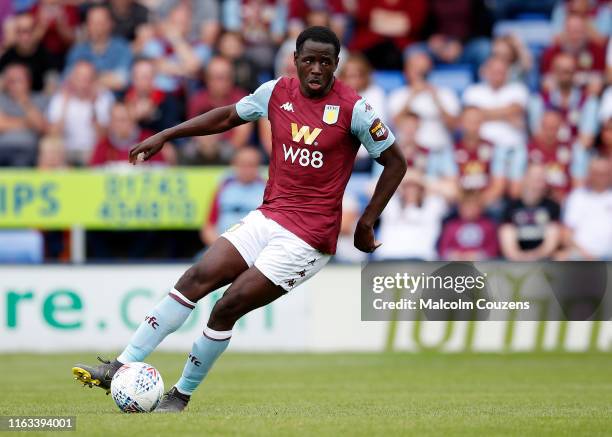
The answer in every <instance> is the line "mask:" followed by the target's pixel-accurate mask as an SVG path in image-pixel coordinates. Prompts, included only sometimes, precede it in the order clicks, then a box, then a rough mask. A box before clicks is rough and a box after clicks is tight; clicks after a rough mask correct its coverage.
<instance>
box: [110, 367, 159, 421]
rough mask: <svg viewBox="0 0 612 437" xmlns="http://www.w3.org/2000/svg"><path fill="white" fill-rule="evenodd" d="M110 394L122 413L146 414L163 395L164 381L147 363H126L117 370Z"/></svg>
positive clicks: (155, 405)
mask: <svg viewBox="0 0 612 437" xmlns="http://www.w3.org/2000/svg"><path fill="white" fill-rule="evenodd" d="M111 394H112V395H113V399H114V400H115V403H116V404H117V406H118V407H119V409H120V410H121V411H123V412H124V413H148V412H151V411H153V410H154V409H155V407H157V404H159V401H160V400H161V397H162V395H163V394H164V381H163V380H162V377H161V375H160V373H159V372H158V371H157V369H156V368H155V367H153V366H151V365H150V364H147V363H128V364H124V365H123V366H121V367H120V368H119V370H117V372H116V373H115V376H113V380H112V382H111Z"/></svg>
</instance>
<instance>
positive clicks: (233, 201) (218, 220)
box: [200, 147, 266, 246]
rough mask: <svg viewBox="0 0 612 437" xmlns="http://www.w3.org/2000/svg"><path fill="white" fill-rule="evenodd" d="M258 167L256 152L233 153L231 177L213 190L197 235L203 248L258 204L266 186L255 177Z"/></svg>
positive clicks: (247, 148) (258, 157)
mask: <svg viewBox="0 0 612 437" xmlns="http://www.w3.org/2000/svg"><path fill="white" fill-rule="evenodd" d="M260 164H261V155H260V153H259V152H258V151H257V150H256V149H254V148H252V147H244V148H242V149H240V150H238V151H236V153H235V155H234V157H233V158H232V173H231V174H230V175H229V176H227V177H225V178H224V179H223V181H222V182H221V184H220V185H219V187H218V188H217V192H216V193H215V197H214V199H213V202H212V205H211V208H210V213H209V214H208V219H207V220H206V222H205V223H204V225H203V226H202V229H201V231H200V238H201V239H202V242H203V243H204V244H205V245H206V246H210V245H211V244H212V243H214V242H215V241H216V240H217V238H219V235H221V234H222V233H223V232H225V231H226V230H228V229H229V228H230V227H232V226H234V225H236V224H237V223H239V222H240V220H241V219H242V218H243V217H244V216H245V215H247V214H248V213H249V212H250V211H253V210H255V209H257V207H258V206H259V205H260V204H261V201H262V199H263V193H264V189H265V187H266V183H265V181H264V180H263V179H262V177H261V176H260V174H259V165H260Z"/></svg>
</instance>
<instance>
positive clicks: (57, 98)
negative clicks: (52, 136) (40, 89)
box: [47, 94, 64, 123]
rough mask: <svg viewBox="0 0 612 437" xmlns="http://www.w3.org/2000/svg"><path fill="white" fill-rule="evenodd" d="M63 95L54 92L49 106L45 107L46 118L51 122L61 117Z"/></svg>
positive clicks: (55, 121)
mask: <svg viewBox="0 0 612 437" xmlns="http://www.w3.org/2000/svg"><path fill="white" fill-rule="evenodd" d="M63 100H64V97H63V96H62V95H61V94H56V95H54V96H53V97H52V98H51V102H50V103H49V107H48V108H47V119H48V120H49V122H51V123H57V122H58V121H60V119H61V118H62V106H63V103H64V102H63Z"/></svg>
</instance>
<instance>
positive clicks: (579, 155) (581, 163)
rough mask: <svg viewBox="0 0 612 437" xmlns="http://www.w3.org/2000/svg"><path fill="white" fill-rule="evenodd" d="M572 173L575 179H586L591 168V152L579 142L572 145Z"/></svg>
mask: <svg viewBox="0 0 612 437" xmlns="http://www.w3.org/2000/svg"><path fill="white" fill-rule="evenodd" d="M572 149H573V150H572V162H571V164H570V174H571V176H572V178H573V179H585V178H586V176H587V173H588V168H589V154H588V153H587V151H586V150H585V148H584V147H583V146H582V144H580V143H579V142H576V143H574V146H573V147H572Z"/></svg>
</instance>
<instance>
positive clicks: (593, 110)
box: [580, 97, 599, 135]
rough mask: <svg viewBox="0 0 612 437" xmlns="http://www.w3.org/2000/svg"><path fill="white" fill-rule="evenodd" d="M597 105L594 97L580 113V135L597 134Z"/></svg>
mask: <svg viewBox="0 0 612 437" xmlns="http://www.w3.org/2000/svg"><path fill="white" fill-rule="evenodd" d="M598 110H599V104H598V103H597V98H596V97H590V98H589V99H588V100H587V101H586V102H585V103H584V106H583V107H582V111H580V114H581V115H580V133H581V134H586V135H595V134H596V133H597V112H598Z"/></svg>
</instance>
